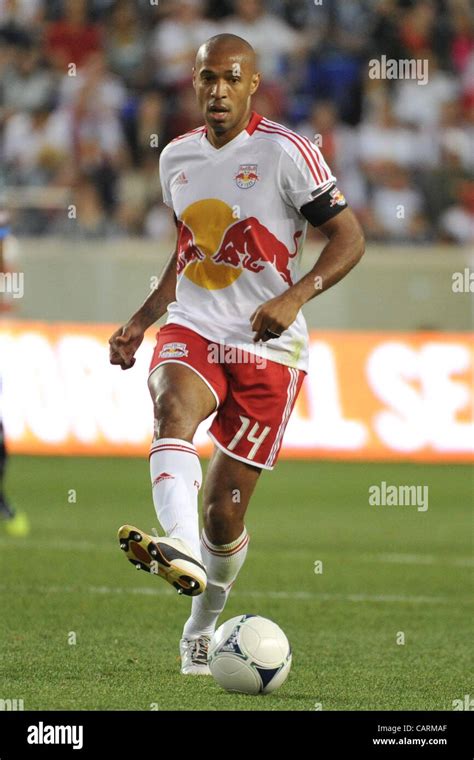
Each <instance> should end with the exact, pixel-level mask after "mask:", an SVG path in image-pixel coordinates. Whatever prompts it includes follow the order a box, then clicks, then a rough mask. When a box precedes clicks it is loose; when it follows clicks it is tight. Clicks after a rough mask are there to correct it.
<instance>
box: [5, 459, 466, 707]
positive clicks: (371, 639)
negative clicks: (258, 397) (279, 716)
mask: <svg viewBox="0 0 474 760" xmlns="http://www.w3.org/2000/svg"><path fill="white" fill-rule="evenodd" d="M381 481H386V482H387V483H389V484H395V485H404V484H408V485H428V486H429V508H428V510H427V511H426V512H421V511H418V510H417V508H416V506H397V507H394V506H377V507H376V506H370V505H369V503H368V489H369V486H370V485H373V484H380V483H381ZM71 489H74V490H75V492H76V501H75V503H74V501H72V502H71V498H72V499H73V498H74V497H73V495H72V494H71ZM8 490H9V493H10V495H11V498H12V501H14V502H15V504H16V505H17V506H18V507H19V508H21V509H23V510H25V511H27V512H28V515H29V517H30V520H31V523H32V531H31V533H30V535H29V536H28V537H27V538H25V539H16V538H15V539H13V538H11V537H9V536H6V535H5V533H4V532H2V531H1V530H0V569H1V575H0V593H1V598H2V615H1V616H0V651H1V657H0V698H2V699H8V698H10V699H23V700H24V708H25V710H82V709H86V710H127V709H128V710H130V709H131V710H161V711H163V710H315V709H322V710H391V709H393V710H421V709H426V710H452V709H453V704H452V703H453V700H456V699H463V698H464V695H465V694H466V693H470V692H469V689H470V680H469V670H468V667H469V658H470V640H471V639H472V624H471V623H470V620H471V619H472V618H471V616H470V610H469V607H468V600H469V577H470V571H471V568H472V559H471V557H472V554H471V552H472V546H471V523H470V514H471V504H472V479H471V475H470V469H469V468H468V467H467V466H448V465H445V466H427V465H426V466H425V465H415V464H384V463H377V464H371V463H364V464H359V463H343V462H337V463H329V462H317V461H313V462H296V461H281V462H280V463H279V464H278V466H277V468H276V469H275V471H274V472H273V473H263V474H262V477H261V479H260V483H259V484H258V487H257V491H256V493H255V495H254V498H253V501H252V503H251V505H250V508H249V511H248V514H247V521H246V522H247V527H248V530H249V533H250V536H251V538H250V545H249V554H248V557H247V561H246V563H245V565H244V567H243V569H242V571H241V573H240V575H239V578H238V580H237V582H236V584H235V586H234V589H233V592H232V594H231V596H230V598H229V602H228V605H227V608H226V609H225V611H224V613H223V615H222V616H221V618H220V622H222V621H223V620H226V619H227V618H230V617H232V616H234V615H237V614H240V613H246V612H252V613H258V614H260V615H263V616H266V617H269V618H271V619H273V620H275V621H276V622H277V623H278V624H279V625H280V626H281V627H282V628H283V629H284V631H285V632H286V633H287V635H288V637H289V639H290V641H291V644H292V648H293V667H292V671H291V673H290V676H289V678H288V680H287V682H286V683H285V684H284V686H283V687H282V688H281V689H280V690H279V691H277V692H275V693H274V694H272V695H268V696H259V697H250V696H246V695H237V694H229V693H227V692H224V691H222V690H221V689H220V688H219V686H218V685H217V684H216V683H215V682H214V681H213V679H212V678H210V677H184V676H181V675H180V673H179V660H178V641H179V638H180V634H181V629H182V625H183V623H184V621H185V619H186V618H187V615H188V610H189V607H190V603H191V602H190V599H189V598H185V597H179V596H178V595H177V594H176V593H175V592H174V591H173V590H172V589H171V587H169V586H168V584H166V583H165V582H164V581H163V580H161V579H159V578H156V577H153V576H150V575H147V574H145V573H140V572H137V571H136V570H134V569H133V567H132V565H130V564H129V563H128V562H126V560H125V558H124V556H123V554H122V552H121V551H120V549H119V548H118V543H117V540H116V531H117V528H118V527H119V526H120V525H121V524H122V523H124V522H131V523H135V524H137V525H138V526H140V527H142V528H143V529H144V530H151V528H152V527H153V526H155V527H157V522H156V518H155V513H154V509H153V505H152V501H151V496H150V486H149V476H148V469H147V463H146V461H142V460H140V459H87V458H75V459H74V458H71V459H68V458H32V457H16V458H13V459H12V461H11V463H10V467H9V472H8ZM318 561H320V562H322V572H319V573H316V572H315V562H318ZM316 569H318V565H316ZM400 634H403V636H404V640H405V643H404V644H402V643H397V641H398V642H400V641H402V640H403V636H401V635H400ZM74 640H75V643H73V642H74ZM471 686H472V683H471ZM471 693H472V688H471Z"/></svg>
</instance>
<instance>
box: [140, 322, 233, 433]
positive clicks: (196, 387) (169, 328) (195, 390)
mask: <svg viewBox="0 0 474 760" xmlns="http://www.w3.org/2000/svg"><path fill="white" fill-rule="evenodd" d="M208 348H209V341H207V340H206V339H205V338H203V336H201V335H198V334H197V333H195V332H194V331H193V330H190V329H189V328H186V327H182V326H181V325H174V324H167V325H165V326H164V327H162V328H161V330H160V332H159V333H158V336H157V343H156V346H155V350H154V353H153V358H152V361H151V364H150V374H149V377H148V387H149V390H150V394H151V397H152V400H153V405H154V409H155V418H156V420H157V421H159V422H161V423H162V422H163V421H164V420H168V421H173V420H174V421H176V422H178V421H180V420H181V421H183V420H188V421H189V423H190V426H191V427H193V426H197V424H199V422H201V421H202V420H204V419H206V417H208V416H209V415H210V414H212V412H213V411H214V410H215V409H216V408H217V406H218V405H219V404H220V403H221V401H222V400H223V399H224V398H225V395H226V393H227V381H226V379H225V374H224V372H223V370H222V367H220V366H218V365H216V364H214V363H212V362H210V361H209V350H208Z"/></svg>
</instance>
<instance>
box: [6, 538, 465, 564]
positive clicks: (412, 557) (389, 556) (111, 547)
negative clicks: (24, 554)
mask: <svg viewBox="0 0 474 760" xmlns="http://www.w3.org/2000/svg"><path fill="white" fill-rule="evenodd" d="M0 546H2V547H6V548H8V547H9V546H11V547H15V548H18V547H20V548H22V547H24V548H27V549H52V550H56V551H68V552H69V551H77V552H93V551H95V552H104V551H107V552H115V553H116V552H117V545H116V544H114V543H112V542H111V541H107V542H104V543H94V542H93V541H82V540H81V541H79V540H77V541H76V540H74V539H73V540H72V541H71V540H62V539H58V540H57V541H56V540H54V541H47V540H44V539H43V540H36V541H33V540H32V539H29V538H13V537H12V538H9V537H3V536H2V537H0ZM305 553H306V554H308V552H307V551H306V552H305ZM284 554H285V555H291V556H298V555H299V554H301V552H300V550H299V549H294V550H291V549H290V550H286V551H285V552H284ZM323 554H325V552H323ZM330 555H331V553H328V556H329V557H330ZM279 556H280V557H281V556H282V555H281V554H280V555H279ZM349 559H351V560H352V561H354V562H380V563H389V564H397V565H440V566H448V567H474V559H473V558H472V557H456V558H451V559H446V558H445V557H442V556H439V557H435V556H434V555H432V554H395V553H384V554H363V555H357V554H353V555H352V556H350V557H349Z"/></svg>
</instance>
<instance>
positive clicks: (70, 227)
mask: <svg viewBox="0 0 474 760" xmlns="http://www.w3.org/2000/svg"><path fill="white" fill-rule="evenodd" d="M70 209H72V210H73V212H74V213H73V214H72V215H71V211H70ZM51 234H53V235H59V236H62V237H65V238H67V239H68V240H95V239H99V238H108V237H117V236H120V235H121V234H122V231H121V229H120V227H119V226H118V224H117V223H116V222H114V221H113V220H111V219H110V217H109V216H108V215H107V214H106V210H105V208H104V204H103V201H102V197H101V193H100V192H99V190H98V189H97V183H96V181H95V180H93V179H90V178H88V177H87V176H82V177H80V178H79V180H78V182H77V184H76V186H75V188H74V191H73V194H72V198H71V203H70V204H69V205H68V210H64V211H62V212H61V213H60V215H59V216H58V217H57V219H56V221H55V222H54V224H53V225H52V228H51Z"/></svg>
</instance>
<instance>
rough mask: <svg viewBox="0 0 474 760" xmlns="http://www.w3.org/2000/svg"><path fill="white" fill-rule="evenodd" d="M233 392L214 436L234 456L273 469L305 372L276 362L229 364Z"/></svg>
mask: <svg viewBox="0 0 474 760" xmlns="http://www.w3.org/2000/svg"><path fill="white" fill-rule="evenodd" d="M228 373H229V390H228V393H227V397H226V399H225V401H224V403H223V404H221V406H220V407H219V410H218V413H217V415H216V417H215V418H214V420H213V422H212V424H211V427H210V428H209V435H210V436H211V438H212V439H213V440H214V442H215V443H216V444H217V446H218V447H219V448H220V449H221V450H222V451H224V452H226V453H227V454H228V455H229V457H231V458H234V459H236V460H240V461H242V462H247V464H253V465H255V466H257V467H262V468H263V469H267V470H272V469H273V467H274V466H275V463H276V461H277V458H278V454H279V452H280V449H281V445H282V441H283V435H284V432H285V429H286V426H287V424H288V420H289V418H290V415H291V412H292V409H293V406H294V404H295V402H296V399H297V396H298V394H299V391H300V389H301V385H302V383H303V380H304V377H305V373H304V372H303V371H302V370H298V369H295V368H293V367H288V366H286V365H284V364H279V363H277V362H274V361H267V362H266V363H265V364H257V363H255V361H251V360H248V361H245V362H244V361H242V362H240V363H235V364H232V365H230V366H229V368H228Z"/></svg>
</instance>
